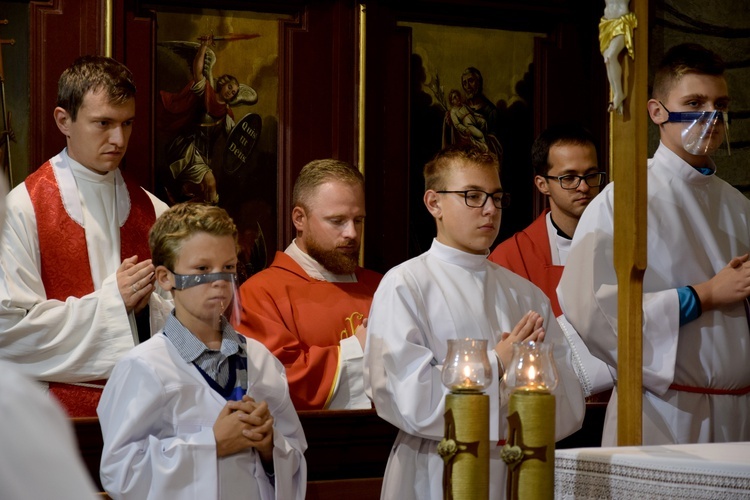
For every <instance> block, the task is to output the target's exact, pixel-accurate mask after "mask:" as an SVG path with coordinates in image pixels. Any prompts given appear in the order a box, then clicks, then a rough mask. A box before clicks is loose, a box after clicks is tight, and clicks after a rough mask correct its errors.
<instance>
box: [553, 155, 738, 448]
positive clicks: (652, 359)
mask: <svg viewBox="0 0 750 500" xmlns="http://www.w3.org/2000/svg"><path fill="white" fill-rule="evenodd" d="M613 213H614V190H613V184H610V185H608V186H607V187H606V188H605V189H604V190H603V191H602V193H601V194H599V196H597V197H596V198H594V200H593V201H592V202H591V204H590V205H589V206H588V207H587V208H586V211H585V212H584V214H583V217H582V218H581V220H580V222H579V223H578V227H577V229H576V233H575V236H574V238H573V247H572V248H571V251H570V255H569V256H568V262H567V265H566V266H565V271H564V273H563V276H562V280H561V281H560V285H559V287H558V297H559V299H560V305H561V306H562V309H563V312H564V313H565V317H566V318H567V319H568V320H569V321H570V322H571V323H572V324H573V326H574V327H575V328H576V330H578V332H579V333H580V334H581V336H582V337H583V339H584V341H585V342H586V344H587V345H588V347H589V349H590V350H591V352H592V353H593V354H594V355H595V356H597V357H599V358H601V359H602V360H604V361H605V362H606V363H607V364H608V365H610V367H612V372H613V374H614V375H615V377H616V376H617V371H616V369H617V290H618V289H617V277H616V275H615V270H614V266H613V234H614V222H613ZM647 251H648V268H647V269H646V272H645V275H644V277H643V292H644V294H643V385H644V388H645V391H644V395H643V444H644V445H655V444H666V443H676V444H681V443H702V442H726V441H748V440H750V395H744V396H735V395H709V394H699V393H694V392H686V391H676V390H672V389H669V387H670V385H671V384H673V383H676V384H680V385H683V386H690V387H698V388H712V389H721V390H737V389H741V388H745V387H748V386H750V363H749V362H748V360H749V358H750V330H749V328H748V317H747V313H746V309H745V302H740V303H737V304H735V305H734V306H732V307H728V308H724V309H722V310H713V311H706V312H704V313H703V314H702V315H701V316H700V317H699V318H698V319H696V320H694V321H692V322H690V323H688V324H686V325H684V326H682V327H680V326H679V317H680V305H679V299H678V296H677V288H678V287H682V286H687V285H694V284H698V283H702V282H704V281H706V280H708V279H710V278H712V277H713V276H714V275H716V273H717V272H719V271H720V270H721V269H722V268H723V267H725V266H726V265H727V263H728V262H729V261H730V260H731V259H732V258H733V257H736V256H739V255H743V254H745V253H748V251H750V200H748V199H747V198H746V197H745V196H743V195H742V194H741V193H740V192H739V191H737V190H736V189H735V188H733V187H732V186H730V185H729V184H727V183H726V182H724V181H723V180H721V179H719V178H718V177H716V175H703V174H702V173H700V172H699V171H697V170H696V169H694V168H693V167H691V166H690V165H689V164H688V163H686V162H684V161H683V160H681V159H680V158H679V157H678V156H677V155H676V154H674V153H673V152H672V151H670V150H669V149H668V148H667V147H666V146H664V145H663V144H662V145H660V146H659V149H658V150H657V151H656V153H655V154H654V158H653V159H651V160H650V161H649V164H648V227H647ZM616 434H617V394H616V388H615V393H614V394H613V396H612V399H611V400H610V404H609V407H608V409H607V419H606V422H605V428H604V437H603V444H605V445H614V444H616Z"/></svg>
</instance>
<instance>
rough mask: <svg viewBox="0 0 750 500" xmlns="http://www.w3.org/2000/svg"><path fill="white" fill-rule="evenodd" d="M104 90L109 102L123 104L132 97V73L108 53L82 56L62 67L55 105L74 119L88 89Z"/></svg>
mask: <svg viewBox="0 0 750 500" xmlns="http://www.w3.org/2000/svg"><path fill="white" fill-rule="evenodd" d="M100 90H104V92H106V93H107V97H109V102H110V103H112V104H123V103H125V102H127V101H128V100H129V99H131V98H133V97H135V83H134V82H133V74H132V73H131V72H130V70H129V69H128V68H126V67H125V66H124V65H123V64H121V63H119V62H117V61H115V60H114V59H112V58H111V57H104V56H83V57H79V58H78V59H76V60H75V61H74V62H73V64H72V65H71V66H70V67H69V68H68V69H66V70H65V71H63V74H62V75H60V79H59V80H58V82H57V106H59V107H61V108H63V109H64V110H65V111H67V112H68V114H69V115H70V118H71V119H72V120H73V121H76V118H77V117H78V110H79V109H80V108H81V105H82V104H83V98H84V97H85V96H86V94H87V93H88V92H98V91H100Z"/></svg>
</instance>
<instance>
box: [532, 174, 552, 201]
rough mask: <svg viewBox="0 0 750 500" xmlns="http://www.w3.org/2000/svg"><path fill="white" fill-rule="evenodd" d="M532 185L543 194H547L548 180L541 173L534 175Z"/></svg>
mask: <svg viewBox="0 0 750 500" xmlns="http://www.w3.org/2000/svg"><path fill="white" fill-rule="evenodd" d="M534 185H535V186H536V188H537V189H538V190H539V192H540V193H542V194H543V195H545V196H549V182H547V179H545V178H544V177H542V176H541V175H537V176H534Z"/></svg>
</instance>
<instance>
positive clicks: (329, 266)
mask: <svg viewBox="0 0 750 500" xmlns="http://www.w3.org/2000/svg"><path fill="white" fill-rule="evenodd" d="M305 245H306V246H307V254H308V255H309V256H310V257H312V258H313V259H315V260H316V261H318V262H319V263H320V265H321V266H323V267H324V268H326V270H328V271H329V272H331V273H333V274H351V273H353V272H354V271H355V270H356V268H357V264H358V258H359V248H357V251H355V252H352V253H351V254H345V253H341V252H339V251H338V250H336V249H335V248H334V249H330V250H329V249H326V248H323V247H322V246H321V245H319V244H318V242H317V241H316V240H315V238H308V240H307V241H306V242H305Z"/></svg>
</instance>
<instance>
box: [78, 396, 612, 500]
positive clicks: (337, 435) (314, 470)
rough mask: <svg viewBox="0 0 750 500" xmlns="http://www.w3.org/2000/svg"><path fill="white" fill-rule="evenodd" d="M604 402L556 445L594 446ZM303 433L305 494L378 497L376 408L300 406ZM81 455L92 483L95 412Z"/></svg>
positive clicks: (386, 439) (382, 437)
mask: <svg viewBox="0 0 750 500" xmlns="http://www.w3.org/2000/svg"><path fill="white" fill-rule="evenodd" d="M605 408H606V403H587V405H586V417H585V420H584V422H583V428H582V429H581V430H580V431H578V432H577V433H575V434H573V435H572V436H569V437H567V438H566V439H564V440H562V441H560V442H559V443H557V448H579V447H591V446H599V444H600V443H601V432H602V425H603V422H604V412H605ZM299 418H300V422H301V423H302V428H303V429H304V431H305V437H306V438H307V445H308V448H307V451H306V452H305V457H306V459H307V472H308V474H307V479H308V483H307V498H308V499H309V500H318V499H324V498H325V499H326V500H338V499H341V500H344V499H349V498H357V499H362V500H369V499H378V498H380V486H381V483H382V479H383V473H384V472H385V464H386V462H387V461H388V455H389V453H390V450H391V446H392V445H393V441H394V439H395V437H396V433H397V430H396V428H395V427H393V426H392V425H391V424H389V423H388V422H386V421H384V420H382V419H381V418H380V417H378V416H377V414H376V413H375V410H347V411H338V410H324V411H300V412H299ZM73 424H74V428H75V433H76V437H77V438H78V446H79V449H80V451H81V455H82V457H83V461H84V463H85V464H86V467H87V468H88V470H89V473H90V474H91V477H92V478H93V480H94V483H95V484H96V485H97V487H98V488H99V489H100V490H102V487H101V482H100V480H99V461H100V458H101V453H102V434H101V429H100V427H99V420H98V419H97V418H75V419H73Z"/></svg>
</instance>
